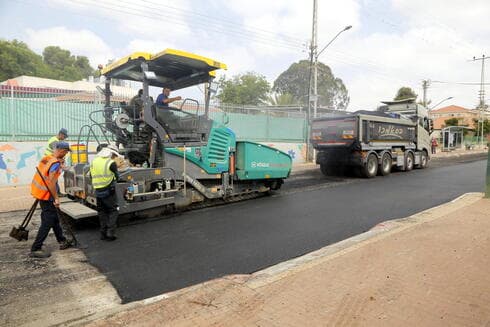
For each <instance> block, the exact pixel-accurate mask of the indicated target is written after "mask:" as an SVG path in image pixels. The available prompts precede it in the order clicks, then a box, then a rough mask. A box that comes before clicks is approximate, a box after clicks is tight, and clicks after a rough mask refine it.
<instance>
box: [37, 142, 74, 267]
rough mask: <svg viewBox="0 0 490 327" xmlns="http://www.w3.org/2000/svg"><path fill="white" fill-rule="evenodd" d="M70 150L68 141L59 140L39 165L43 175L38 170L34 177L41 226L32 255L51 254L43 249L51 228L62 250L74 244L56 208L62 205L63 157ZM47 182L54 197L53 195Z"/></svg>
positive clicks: (44, 255) (45, 256) (43, 255)
mask: <svg viewBox="0 0 490 327" xmlns="http://www.w3.org/2000/svg"><path fill="white" fill-rule="evenodd" d="M68 151H71V150H70V146H69V145H68V143H66V142H63V141H60V142H57V143H56V145H55V147H54V152H53V154H52V155H47V156H44V157H43V158H42V159H41V161H40V162H39V165H38V166H37V168H38V169H39V171H40V172H41V174H42V176H40V175H39V173H38V172H37V171H36V173H35V174H34V178H33V179H32V183H31V194H32V196H34V197H35V198H36V199H38V200H39V203H40V205H41V226H40V227H39V230H38V232H37V236H36V239H35V240H34V243H33V244H32V247H31V254H30V256H31V257H34V258H47V257H49V256H51V253H49V252H45V251H43V250H42V246H43V242H44V241H45V240H46V237H47V236H48V233H49V230H50V229H51V228H52V229H53V231H54V235H55V237H56V240H57V241H58V243H60V250H64V249H67V248H69V247H70V246H71V244H72V242H71V241H68V240H67V239H66V237H65V236H64V235H63V230H62V229H61V226H60V221H59V217H58V213H57V209H56V207H59V205H60V200H59V197H58V191H59V186H58V178H59V177H60V174H61V167H62V163H63V158H64V157H65V156H66V154H67V153H68ZM43 180H44V181H43ZM45 183H46V185H47V186H48V188H49V191H51V194H53V196H54V198H52V197H51V195H50V192H49V191H48V188H46V185H45Z"/></svg>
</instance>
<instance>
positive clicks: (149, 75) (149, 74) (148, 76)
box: [144, 71, 157, 79]
mask: <svg viewBox="0 0 490 327" xmlns="http://www.w3.org/2000/svg"><path fill="white" fill-rule="evenodd" d="M144 73H145V78H146V79H157V76H156V75H155V73H154V72H150V71H146V72H144Z"/></svg>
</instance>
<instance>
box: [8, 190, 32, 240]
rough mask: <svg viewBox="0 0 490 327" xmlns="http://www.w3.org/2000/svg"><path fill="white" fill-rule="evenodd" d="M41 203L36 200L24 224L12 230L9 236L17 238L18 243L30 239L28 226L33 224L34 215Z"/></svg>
mask: <svg viewBox="0 0 490 327" xmlns="http://www.w3.org/2000/svg"><path fill="white" fill-rule="evenodd" d="M38 203H39V200H37V199H36V201H34V203H33V204H32V206H31V209H29V212H28V213H27V215H26V217H25V218H24V220H23V221H22V224H20V225H19V227H15V226H14V227H12V230H11V231H10V234H9V236H10V237H13V238H15V239H16V240H17V241H19V242H20V241H27V240H28V239H29V230H28V229H27V225H29V223H30V222H31V218H32V215H33V214H34V211H36V207H37V204H38Z"/></svg>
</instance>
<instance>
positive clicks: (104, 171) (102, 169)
mask: <svg viewBox="0 0 490 327" xmlns="http://www.w3.org/2000/svg"><path fill="white" fill-rule="evenodd" d="M113 162H114V160H112V159H111V158H103V157H97V158H95V159H94V161H92V163H91V164H90V175H91V176H92V185H93V187H94V188H95V189H100V188H104V187H106V186H109V185H110V184H111V182H112V181H113V180H114V177H115V175H114V173H113V172H112V171H111V170H110V169H109V167H110V166H111V164H112V163H113Z"/></svg>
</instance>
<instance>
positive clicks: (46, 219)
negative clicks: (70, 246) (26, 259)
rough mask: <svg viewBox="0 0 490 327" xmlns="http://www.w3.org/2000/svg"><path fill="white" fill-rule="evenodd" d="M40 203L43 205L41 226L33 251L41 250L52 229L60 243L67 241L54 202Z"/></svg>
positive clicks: (33, 244)
mask: <svg viewBox="0 0 490 327" xmlns="http://www.w3.org/2000/svg"><path fill="white" fill-rule="evenodd" d="M39 203H40V204H41V226H39V230H38V232H37V236H36V239H35V240H34V243H32V247H31V251H37V250H41V247H42V246H43V243H44V240H46V237H48V234H49V230H50V229H51V228H52V229H53V232H54V236H56V240H57V241H58V243H62V242H64V241H66V238H65V236H63V230H62V229H61V226H60V220H59V218H58V214H57V212H56V207H55V206H54V203H53V201H39Z"/></svg>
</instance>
